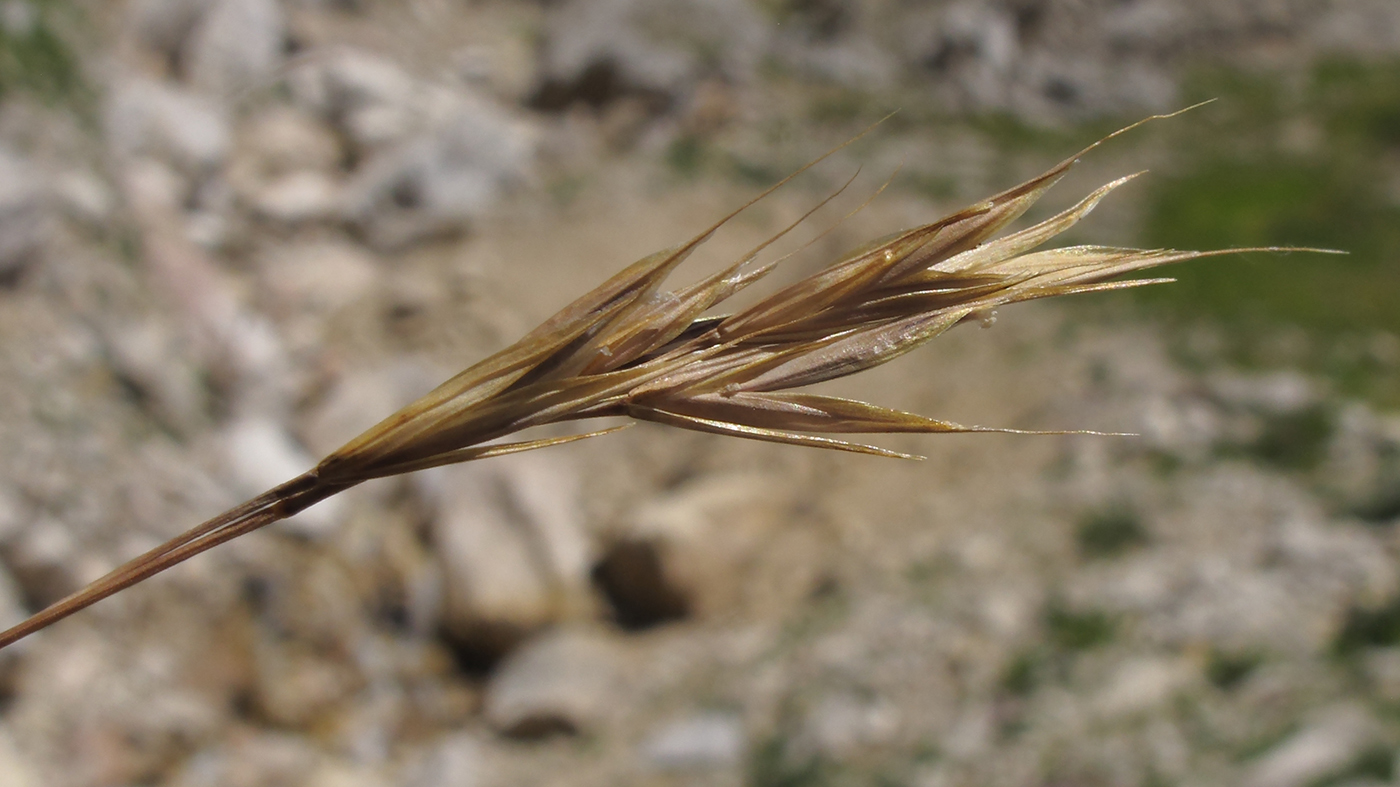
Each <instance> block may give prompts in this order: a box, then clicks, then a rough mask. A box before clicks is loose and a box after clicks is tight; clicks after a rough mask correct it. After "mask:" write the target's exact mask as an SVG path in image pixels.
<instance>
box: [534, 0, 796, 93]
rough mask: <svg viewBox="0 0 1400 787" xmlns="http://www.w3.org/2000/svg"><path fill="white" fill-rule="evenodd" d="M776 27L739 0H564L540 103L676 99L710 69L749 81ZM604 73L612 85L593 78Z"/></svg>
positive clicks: (552, 22) (544, 57)
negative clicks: (630, 97)
mask: <svg viewBox="0 0 1400 787" xmlns="http://www.w3.org/2000/svg"><path fill="white" fill-rule="evenodd" d="M770 29H771V28H770V25H769V24H768V21H767V20H766V19H764V18H763V16H762V15H761V14H760V13H759V12H758V11H757V9H755V8H754V7H753V6H752V5H750V4H749V3H745V2H738V1H736V0H663V2H639V0H603V1H602V2H599V1H598V0H589V1H588V2H581V1H579V0H574V1H573V2H567V3H562V4H560V5H559V6H558V7H556V8H555V9H553V10H552V11H551V13H550V14H549V16H548V18H547V19H546V23H545V31H544V42H543V46H542V48H541V62H540V72H539V79H540V85H539V87H538V88H537V91H536V102H537V103H539V104H541V105H542V106H545V108H551V109H560V108H563V107H564V106H567V105H568V104H569V103H571V102H572V101H574V100H583V101H587V102H589V103H594V104H600V103H605V102H606V101H607V100H609V99H611V98H615V97H617V96H619V95H622V94H625V93H629V92H631V93H636V94H640V95H642V96H644V97H647V96H650V97H661V98H662V100H663V101H664V102H665V103H674V102H676V101H677V100H678V99H681V98H683V97H684V95H685V94H687V93H688V92H690V90H691V89H692V87H693V85H694V83H695V81H696V80H697V79H699V78H700V77H701V76H702V74H703V73H704V71H705V70H706V69H718V70H719V72H720V74H721V75H722V76H723V77H724V78H727V79H730V80H733V81H737V82H743V81H746V80H748V79H750V78H751V77H752V76H753V72H754V69H755V68H756V67H757V65H758V63H759V61H760V59H761V58H762V56H763V54H764V50H765V47H766V45H767V41H768V37H769V31H770ZM599 74H603V76H602V77H601V81H606V80H609V79H610V80H611V83H609V84H592V83H590V79H591V80H593V82H599V81H600V77H599ZM590 91H594V92H592V93H590ZM663 108H664V107H663Z"/></svg>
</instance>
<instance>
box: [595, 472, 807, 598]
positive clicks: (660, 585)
mask: <svg viewBox="0 0 1400 787" xmlns="http://www.w3.org/2000/svg"><path fill="white" fill-rule="evenodd" d="M781 505H782V500H780V499H777V498H776V497H775V495H774V494H773V484H772V483H771V482H770V481H766V480H765V479H763V478H758V477H753V476H744V477H740V476H712V477H707V478H702V479H698V480H696V481H694V482H692V483H690V484H687V485H686V486H684V487H682V488H681V489H679V490H677V491H675V492H673V493H670V494H667V495H665V496H662V497H659V498H657V499H655V500H651V501H649V502H647V503H646V504H644V505H642V506H640V507H639V508H638V509H637V511H636V512H635V513H634V514H633V515H632V516H631V517H630V518H629V521H628V522H627V523H626V524H625V525H624V526H623V528H622V531H621V532H619V533H618V534H617V541H618V543H617V544H615V545H614V547H613V548H612V549H611V550H610V551H609V553H608V556H607V557H606V558H605V559H604V562H603V563H602V564H601V565H600V569H599V572H600V574H599V576H600V580H601V581H602V583H603V585H604V587H605V588H606V589H607V591H608V593H609V595H610V596H611V597H612V599H613V601H614V603H615V604H617V605H618V607H619V611H620V613H621V615H622V617H623V618H624V620H623V622H624V623H628V624H638V625H645V624H648V623H655V622H660V621H661V620H664V619H666V618H671V617H677V616H680V615H684V614H686V613H687V612H693V613H695V614H697V615H700V616H708V615H714V614H721V613H725V612H732V611H733V610H735V609H736V608H738V607H739V605H740V604H742V603H743V601H744V598H745V594H746V591H747V587H748V586H747V582H746V577H745V576H744V572H745V568H746V567H747V565H748V564H749V563H750V562H751V560H752V556H753V554H754V551H755V550H757V549H758V548H759V544H761V543H762V541H763V539H765V538H767V537H768V536H770V535H771V534H772V532H773V531H774V529H775V526H776V524H777V523H778V521H779V520H778V515H779V512H780V506H781Z"/></svg>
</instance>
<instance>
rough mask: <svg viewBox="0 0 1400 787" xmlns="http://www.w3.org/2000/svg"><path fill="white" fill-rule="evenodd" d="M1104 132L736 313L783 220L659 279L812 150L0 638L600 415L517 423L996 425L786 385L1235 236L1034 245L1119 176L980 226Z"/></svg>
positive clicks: (752, 428) (822, 439) (853, 427)
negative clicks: (1189, 242)
mask: <svg viewBox="0 0 1400 787" xmlns="http://www.w3.org/2000/svg"><path fill="white" fill-rule="evenodd" d="M1150 119H1151V118H1149V120H1150ZM1143 122H1145V121H1143ZM1136 125H1137V124H1134V126H1136ZM1134 126H1129V127H1128V128H1133V127H1134ZM1126 130H1127V129H1124V130H1123V131H1126ZM1120 133H1123V132H1122V131H1119V132H1115V133H1114V134H1113V135H1110V137H1108V138H1111V137H1113V136H1117V135H1118V134H1120ZM857 138H859V137H857ZM1108 138H1105V139H1108ZM852 141H854V140H852ZM1103 141H1104V140H1100V141H1099V142H1096V143H1094V145H1091V146H1089V147H1088V148H1086V149H1085V150H1083V151H1081V152H1080V153H1078V154H1076V155H1075V156H1072V157H1070V158H1068V159H1066V160H1065V161H1063V162H1061V163H1059V164H1057V165H1056V166H1054V167H1052V168H1050V169H1049V170H1047V171H1046V172H1045V173H1044V174H1042V175H1040V176H1038V177H1036V178H1032V179H1031V180H1029V181H1027V182H1025V183H1022V184H1020V185H1018V186H1016V187H1014V188H1011V189H1008V190H1006V191H1004V192H1002V193H1001V194H998V195H996V196H994V197H991V198H990V199H986V200H983V201H981V202H978V203H977V204H975V205H971V206H969V207H967V208H965V209H963V210H961V211H958V212H956V213H954V214H952V215H950V216H947V217H945V218H943V219H940V220H938V221H935V222H933V223H930V224H925V225H923V226H920V227H915V228H913V229H909V230H906V231H904V232H901V233H897V234H895V235H893V236H890V237H888V238H885V239H882V240H879V241H876V242H874V243H871V244H868V245H866V246H864V247H862V248H860V249H857V250H856V251H853V252H851V253H850V254H848V255H847V256H845V257H844V258H842V259H840V260H838V261H837V262H835V263H833V264H832V265H830V266H828V267H826V268H825V269H823V270H821V271H819V272H818V273H816V274H815V275H812V276H810V277H808V278H806V279H804V280H802V281H799V282H797V283H795V284H793V285H791V286H788V287H785V288H783V289H781V290H779V291H778V292H776V293H774V294H772V295H770V296H769V297H767V298H764V299H762V300H760V301H759V302H757V303H756V304H754V305H753V306H750V307H748V308H746V309H744V310H742V311H739V312H737V313H733V314H727V315H722V316H716V317H705V316H704V315H705V314H706V313H707V312H709V311H710V310H711V309H712V308H714V307H715V306H716V305H718V304H720V303H721V302H723V301H724V300H725V299H727V298H729V297H730V296H732V295H734V294H735V293H736V292H739V291H740V290H743V289H745V288H747V287H749V286H751V285H753V284H755V283H756V282H758V281H760V280H761V279H762V278H763V277H764V275H765V274H767V273H768V271H770V270H771V269H772V267H773V265H771V264H770V265H767V266H760V267H756V268H752V269H751V268H750V266H751V265H752V263H753V260H754V259H756V258H757V256H758V255H759V254H760V253H761V252H762V251H763V250H764V249H765V248H766V247H767V246H768V245H769V244H770V243H772V241H773V240H776V239H777V238H778V237H782V236H783V235H784V234H786V233H787V232H788V231H789V230H791V229H792V228H793V227H792V226H790V227H788V228H786V229H784V230H782V232H780V233H778V234H777V235H776V236H775V237H774V238H773V239H770V240H769V241H767V242H765V243H764V244H762V245H760V246H759V247H758V248H756V249H754V250H753V251H752V252H750V253H749V254H747V255H745V256H744V257H742V258H741V259H739V260H737V261H736V262H735V263H734V264H732V265H730V266H729V267H727V268H725V269H724V270H721V271H720V272H718V273H716V274H714V275H711V276H709V277H708V278H705V279H703V280H701V281H699V282H697V283H695V284H691V285H689V286H685V287H681V288H679V289H676V290H674V291H668V290H665V289H663V285H664V283H665V280H666V278H667V277H668V276H669V275H670V274H671V273H672V272H673V271H674V270H675V268H676V267H677V266H678V265H679V264H680V263H681V262H683V261H684V260H685V259H686V258H687V257H688V256H689V255H690V254H691V252H693V251H694V250H695V249H696V248H698V247H699V246H700V245H701V244H703V243H704V242H705V241H706V240H707V239H708V238H709V237H710V236H711V235H712V234H713V233H714V232H715V231H716V230H718V229H719V228H720V227H722V226H723V225H724V224H725V223H726V222H728V221H729V220H730V219H732V218H734V216H736V215H738V214H739V213H740V212H742V211H743V210H745V209H746V208H748V207H750V206H751V205H753V204H754V203H755V202H757V201H758V200H760V199H762V198H763V197H765V196H767V195H768V194H770V193H772V191H773V190H775V189H777V188H778V187H780V186H782V185H783V184H785V183H787V182H788V181H790V180H791V179H792V178H793V177H795V176H796V175H798V174H800V173H801V172H802V171H804V170H806V169H807V168H809V167H811V166H813V165H814V164H816V163H817V162H816V161H814V162H812V164H808V165H807V166H806V167H803V169H802V170H799V171H798V172H796V173H793V175H790V176H789V177H788V178H785V179H784V180H783V181H780V182H779V183H777V184H776V185H774V186H773V187H772V188H770V189H768V190H767V191H765V192H763V193H762V194H760V195H759V196H757V197H755V198H754V199H753V200H751V201H750V202H748V203H747V204H745V205H743V206H741V207H740V208H739V209H738V210H735V211H734V212H733V213H730V214H729V215H728V216H725V217H724V218H722V219H720V220H719V221H718V222H716V223H715V224H714V225H712V226H710V227H708V228H707V229H705V230H704V231H703V232H701V233H700V234H698V235H696V236H695V237H694V238H692V239H690V240H689V241H687V242H686V243H683V244H681V245H679V246H676V247H674V248H671V249H666V250H664V251H660V252H657V253H656V254H652V255H650V256H648V257H645V258H643V259H641V260H639V261H638V262H636V263H634V264H633V265H631V266H630V267H628V268H626V269H624V270H623V271H622V272H620V273H618V274H616V275H615V276H613V277H612V278H610V279H608V280H607V281H605V282H604V283H603V284H601V285H600V286H598V287H597V288H596V289H594V290H593V291H591V292H589V293H587V294H585V295H583V296H582V297H580V298H579V299H578V300H576V301H574V302H573V303H571V304H569V305H568V306H566V307H564V308H563V309H562V310H561V311H560V312H559V313H558V314H556V315H554V316H553V317H551V318H549V319H548V320H546V321H545V322H544V324H542V325H541V326H539V327H538V328H536V329H535V330H533V331H531V332H530V333H529V334H527V335H526V336H525V337H524V338H523V339H521V340H520V341H519V342H517V343H515V344H513V345H511V346H510V347H507V348H506V349H504V350H502V351H500V352H498V353H496V354H495V355H493V356H491V357H489V358H487V359H485V360H483V361H481V362H479V363H477V364H476V365H474V366H472V367H470V368H468V369H467V370H466V371H463V372H462V373H460V374H458V375H457V376H455V377H453V378H452V379H450V380H448V381H447V382H445V383H443V384H442V385H440V386H439V387H438V388H436V389H434V390H433V391H431V392H429V393H428V394H427V395H425V396H423V397H422V398H421V399H419V400H418V401H416V402H414V403H412V404H410V405H408V406H407V407H405V408H403V409H402V410H400V411H399V412H397V413H394V414H393V415H391V416H389V417H388V418H386V419H385V420H384V421H382V422H380V423H379V424H377V425H375V426H374V427H372V428H370V429H369V430H368V431H366V432H365V433H364V434H362V435H360V436H359V437H357V438H355V439H354V440H352V441H350V442H349V443H348V444H346V445H345V446H343V447H342V448H340V449H339V450H337V451H335V452H334V453H332V454H331V455H330V456H327V457H326V458H325V459H323V460H322V461H321V462H320V464H318V465H317V466H316V467H314V468H312V469H311V470H309V471H308V472H306V473H305V474H303V475H301V476H299V477H297V478H295V479H292V480H291V481H288V482H287V483H285V484H283V485H282V486H279V487H277V488H275V489H272V490H270V491H268V492H266V493H264V494H263V495H261V496H259V497H257V498H254V499H253V500H250V501H248V502H247V503H244V504H243V505H241V506H238V507H236V508H234V509H231V510H229V511H227V512H225V513H223V514H220V515H219V516H217V517H214V518H213V519H211V520H209V521H207V522H205V523H203V524H201V525H199V526H197V527H195V528H193V529H191V530H189V531H188V532H186V533H184V534H182V535H180V536H177V537H176V538H174V539H171V540H170V541H168V542H166V543H164V544H162V545H160V546H159V547H156V548H155V549H152V550H151V551H149V552H147V553H146V554H144V555H142V556H140V557H138V558H136V559H134V560H132V561H131V562H129V563H127V564H126V565H123V566H121V567H119V568H117V569H116V570H115V571H113V572H112V573H110V574H108V575H107V576H105V577H102V578H101V579H98V580H96V581H95V582H93V583H92V584H90V585H88V586H87V587H85V588H83V589H81V590H79V591H78V592H76V593H74V594H73V595H71V596H69V597H68V598H65V599H63V600H61V601H59V602H57V603H55V604H53V605H52V606H50V607H49V608H47V609H45V610H43V611H41V612H39V613H38V614H36V615H34V616H33V617H31V618H29V619H28V620H25V621H24V622H22V623H20V624H19V625H17V626H14V627H13V628H11V629H9V630H8V631H5V632H3V633H0V647H3V646H5V645H9V644H11V643H13V642H15V641H16V640H19V639H21V638H23V637H25V636H27V635H29V634H31V633H33V632H35V631H38V630H40V629H42V628H44V627H46V626H49V625H51V624H52V623H54V622H56V621H58V620H61V619H62V618H64V617H67V616H68V615H71V614H73V613H74V612H77V611H78V610H80V609H83V608H84V607H87V606H89V605H91V604H93V603H94V602H96V601H99V600H101V599H103V598H105V597H107V596H109V595H111V594H113V593H116V592H117V591H119V590H122V589H123V588H126V587H129V586H130V585H133V584H135V583H137V582H140V581H142V580H143V579H146V578H148V577H150V576H152V575H154V574H156V573H159V572H160V571H163V570H165V569H166V568H169V567H170V566H173V565H175V564H177V563H180V562H181V561H184V560H186V559H188V558H190V557H192V556H194V555H197V554H199V553H200V552H203V551H205V550H207V549H210V548H211V547H214V546H217V545H218V544H221V543H224V542H225V541H229V540H230V539H233V538H237V537H238V536H241V535H243V534H245V533H249V532H252V531H254V530H257V529H259V528H261V527H264V526H266V525H268V524H271V523H273V522H276V521H278V520H281V519H285V518H286V517H289V516H291V515H293V514H295V513H297V512H299V511H301V510H303V509H305V508H307V507H308V506H310V505H312V504H314V503H316V502H318V501H320V500H324V499H325V498H327V497H330V496H332V495H335V494H337V493H339V492H342V491H344V490H346V489H349V488H350V487H353V486H355V485H356V484H359V483H362V482H364V481H367V480H369V479H373V478H382V477H385V476H392V475H398V474H401V473H407V472H412V471H414V470H421V469H424V468H429V467H437V466H441V465H449V464H455V463H459V462H467V461H472V460H475V459H484V458H488V457H492V456H499V455H502V454H507V453H514V452H518V451H530V450H535V449H539V448H546V447H549V446H553V445H560V444H563V443H567V442H572V441H575V440H582V439H586V438H591V437H598V436H600V435H604V434H608V433H610V432H612V431H616V428H614V429H604V430H601V431H595V432H588V433H585V434H580V435H574V436H569V437H550V438H544V439H537V440H524V441H518V442H509V443H497V442H494V441H497V440H499V439H501V438H505V437H507V436H510V435H514V434H516V433H518V432H521V431H522V430H525V429H528V428H530V427H533V426H540V425H544V424H551V423H558V422H561V421H575V420H581V419H588V418H598V417H605V416H623V417H630V418H631V419H634V420H638V421H651V422H655V423H660V424H665V425H668V426H674V427H679V428H682V429H692V430H696V431H701V432H711V433H716V434H722V435H730V436H734V437H743V438H748V439H753V440H764V441H769V442H777V443H785V444H788V445H799V446H812V447H818V448H828V449H835V450H841V451H850V452H856V453H864V454H873V455H878V456H889V457H901V458H917V457H909V456H907V455H905V454H900V453H896V452H893V451H888V450H886V449H883V448H878V447H875V446H870V445H864V444H861V443H854V442H848V441H845V440H841V439H837V438H834V437H827V436H824V435H830V434H851V433H880V432H929V433H946V432H982V431H1012V430H996V429H987V428H984V427H977V426H964V425H960V424H956V423H951V422H948V421H941V420H937V419H934V418H928V417H925V416H922V415H915V414H913V413H905V412H900V411H897V410H891V409H888V408H885V407H880V406H878V405H875V404H869V403H866V402H859V401H853V400H849V399H841V398H837V397H832V396H824V395H820V394H813V393H801V392H795V391H794V390H793V389H796V388H801V387H804V386H807V385H811V384H814V383H819V382H822V381H825V380H830V379H833V378H836V377H843V376H845V375H849V374H855V373H857V372H860V371H862V370H865V369H869V368H871V367H873V366H878V365H879V364H882V363H885V362H887V361H890V360H892V359H894V358H896V357H898V356H900V355H903V354H904V353H907V352H909V351H911V350H913V349H915V348H917V347H918V346H920V345H922V344H924V343H925V342H927V341H929V340H931V339H933V338H934V337H936V336H938V335H939V334H941V333H943V332H944V331H946V330H948V329H949V328H951V327H953V326H954V325H957V324H958V323H960V322H962V321H964V320H967V319H970V318H976V317H977V316H978V315H980V314H983V313H986V312H987V311H989V310H991V309H994V308H996V307H999V306H1002V305H1005V304H1009V303H1015V302H1018V301H1025V300H1031V299H1034V298H1044V297H1049V296H1057V295H1069V294H1073V293H1080V292H1094V291H1100V290H1106V289H1120V288H1125V287H1135V286H1142V285H1144V284H1150V283H1155V282H1160V281H1165V280H1163V279H1152V280H1131V281H1114V279H1115V277H1118V276H1121V275H1122V274H1126V273H1131V272H1134V271H1138V270H1141V269H1144V268H1150V267H1154V266H1158V265H1163V264H1166V263H1169V262H1178V261H1182V260H1189V259H1195V258H1198V257H1202V256H1207V255H1213V254H1229V253H1236V252H1239V251H1246V249H1233V250H1229V251H1223V252H1220V251H1217V252H1195V251H1172V250H1140V249H1120V248H1110V247H1103V246H1071V247H1068V248H1060V249H1051V250H1047V251H1034V249H1036V248H1037V247H1039V246H1040V245H1041V244H1043V243H1045V242H1046V241H1048V240H1050V239H1051V238H1053V237H1054V236H1056V235H1058V234H1059V233H1061V232H1064V231H1065V230H1066V229H1068V228H1069V227H1071V226H1073V225H1074V224H1075V223H1076V222H1078V221H1080V220H1081V219H1083V218H1084V217H1085V216H1086V215H1087V214H1088V213H1089V212H1090V211H1091V210H1093V208H1094V206H1095V205H1097V204H1098V203H1099V201H1100V200H1102V199H1103V198H1105V197H1106V196H1107V195H1108V194H1109V192H1111V191H1113V190H1114V189H1116V188H1118V187H1119V186H1121V185H1123V184H1124V183H1126V182H1127V181H1128V180H1130V179H1131V178H1132V177H1135V176H1129V177H1127V178H1122V179H1120V180H1116V181H1114V182H1112V183H1109V184H1107V185H1105V186H1103V187H1102V188H1100V189H1098V190H1097V191H1094V192H1093V193H1092V194H1090V195H1088V196H1087V197H1085V198H1084V199H1083V200H1082V201H1081V202H1079V203H1078V204H1077V205H1075V206H1074V207H1072V208H1070V209H1068V210H1066V211H1064V212H1062V213H1060V214H1058V215H1056V216H1053V217H1051V218H1049V219H1047V220H1045V221H1043V222H1040V223H1039V224H1036V225H1034V226H1032V227H1029V228H1027V229H1024V230H1021V231H1019V232H1014V233H1011V234H1008V235H1004V236H1002V237H1000V238H997V237H996V236H997V233H998V232H1000V231H1001V230H1002V229H1004V228H1005V227H1006V226H1007V225H1008V224H1009V223H1010V222H1012V221H1014V220H1015V219H1017V218H1018V217H1020V216H1021V215H1022V214H1024V213H1025V212H1026V210H1027V209H1029V208H1030V207H1031V205H1033V204H1034V203H1035V202H1036V201H1037V200H1038V199H1039V198H1040V197H1041V196H1042V195H1044V194H1045V192H1046V191H1047V190H1048V189H1049V188H1050V187H1051V186H1053V185H1054V184H1055V183H1056V182H1057V181H1059V180H1060V178H1061V177H1063V176H1064V174H1065V173H1066V172H1067V171H1068V170H1069V169H1070V167H1072V166H1073V165H1074V163H1075V162H1076V161H1077V160H1078V159H1079V157H1080V156H1082V155H1084V154H1085V153H1087V152H1088V151H1089V150H1092V149H1093V148H1094V147H1097V146H1098V145H1099V144H1101V143H1102V142H1103ZM846 144H850V143H849V142H848V143H846ZM842 147H844V145H843V146H842ZM838 150H839V148H838ZM832 152H833V153H834V152H835V151H832ZM826 155H827V156H829V155H831V153H828V154H826ZM822 158H826V156H823V157H822ZM820 160H821V159H817V161H820ZM847 185H849V183H848V184H847ZM842 188H843V189H844V188H845V187H844V186H843V187H842ZM838 193H839V192H838ZM832 196H833V197H834V196H835V195H834V194H833V195H832ZM829 199H830V198H828V200H829ZM822 204H825V201H824V202H823V203H822ZM817 207H821V206H820V205H818V206H817ZM814 210H815V208H814ZM807 215H808V216H810V215H811V214H810V212H809V213H808V214H807ZM803 218H804V219H805V218H806V216H804V217H803ZM793 226H796V224H794V225H793ZM1253 250H1257V249H1253ZM1269 250H1278V249H1269ZM617 428H622V427H617Z"/></svg>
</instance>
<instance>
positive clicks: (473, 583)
mask: <svg viewBox="0 0 1400 787" xmlns="http://www.w3.org/2000/svg"><path fill="white" fill-rule="evenodd" d="M424 482H425V483H426V484H428V485H429V491H430V495H431V496H432V497H433V498H435V499H436V501H437V509H438V515H437V517H436V519H435V521H434V525H433V540H434V543H435V545H436V551H437V554H438V556H439V559H440V561H441V565H442V571H443V574H444V576H445V578H446V582H447V588H446V610H445V613H446V616H447V620H446V622H447V625H448V628H449V630H450V631H452V632H453V633H454V635H455V636H456V637H458V638H459V639H461V640H466V641H472V640H476V639H477V638H478V637H481V636H485V637H486V638H487V639H490V640H496V641H495V642H488V643H483V645H482V646H483V647H485V649H486V650H488V651H490V650H493V649H498V648H508V647H509V646H510V645H511V644H512V640H513V639H515V638H517V637H518V636H520V635H521V634H523V633H524V632H526V631H529V630H530V629H533V628H536V627H538V626H540V625H543V624H544V623H547V622H549V621H552V620H558V619H560V618H562V617H566V616H568V615H570V614H571V613H573V612H576V611H578V610H580V609H583V608H586V606H587V604H588V599H589V584H588V582H589V580H588V569H589V565H590V563H591V546H590V544H589V542H588V539H587V538H586V536H585V534H584V530H583V523H582V520H581V519H580V516H579V513H578V512H579V506H578V500H577V494H578V488H577V484H578V481H577V476H576V475H575V473H574V472H573V470H572V469H571V468H570V467H569V466H568V465H567V464H565V463H564V462H563V460H562V459H560V458H558V457H557V456H552V455H547V454H544V453H534V452H532V453H527V454H520V455H517V456H510V457H501V458H499V459H497V460H493V461H491V462H473V463H469V464H466V465H461V466H457V467H450V468H443V469H441V470H439V471H436V472H434V473H432V474H428V475H427V478H426V479H425V481H424Z"/></svg>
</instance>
